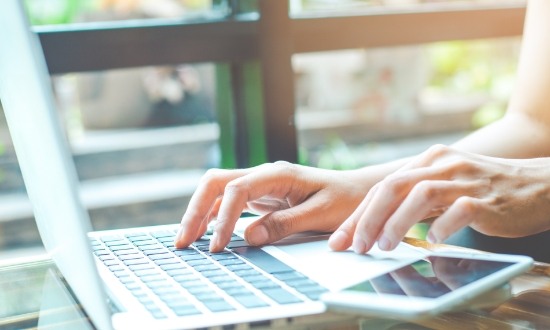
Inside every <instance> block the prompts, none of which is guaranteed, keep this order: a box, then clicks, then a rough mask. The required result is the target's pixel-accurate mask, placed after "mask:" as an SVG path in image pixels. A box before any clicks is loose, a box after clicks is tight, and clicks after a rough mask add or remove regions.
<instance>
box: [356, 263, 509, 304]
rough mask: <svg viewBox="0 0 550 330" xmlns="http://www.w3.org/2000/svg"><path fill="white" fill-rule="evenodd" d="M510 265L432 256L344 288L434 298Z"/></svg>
mask: <svg viewBox="0 0 550 330" xmlns="http://www.w3.org/2000/svg"><path fill="white" fill-rule="evenodd" d="M510 265H513V263H511V262H502V261H493V260H479V259H464V258H455V257H441V256H432V257H429V258H427V259H425V260H419V261H416V262H414V263H412V264H410V265H406V266H404V267H401V268H399V269H396V270H394V271H392V272H390V273H386V274H383V275H380V276H378V277H375V278H372V279H370V280H368V281H365V282H362V283H359V284H357V285H354V286H352V287H349V288H347V289H345V291H359V292H369V293H378V294H393V295H399V296H410V297H424V298H437V297H440V296H442V295H444V294H446V293H448V292H451V291H453V290H456V289H458V288H460V287H463V286H465V285H467V284H469V283H472V282H474V281H476V280H478V279H481V278H483V277H486V276H488V275H490V274H492V273H495V272H497V271H499V270H501V269H503V268H506V267H508V266H510Z"/></svg>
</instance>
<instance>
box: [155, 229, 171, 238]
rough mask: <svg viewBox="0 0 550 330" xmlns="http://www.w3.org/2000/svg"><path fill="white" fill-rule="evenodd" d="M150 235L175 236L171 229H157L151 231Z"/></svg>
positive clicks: (157, 236) (159, 236)
mask: <svg viewBox="0 0 550 330" xmlns="http://www.w3.org/2000/svg"><path fill="white" fill-rule="evenodd" d="M151 236H153V237H154V238H156V239H158V238H162V237H176V233H175V232H174V231H172V230H159V231H154V232H151Z"/></svg>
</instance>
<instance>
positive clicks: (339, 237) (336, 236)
mask: <svg viewBox="0 0 550 330" xmlns="http://www.w3.org/2000/svg"><path fill="white" fill-rule="evenodd" d="M347 240H348V234H347V233H346V232H345V231H343V230H337V231H335V232H334V233H333V234H332V235H330V237H329V239H328V243H329V244H330V245H338V246H340V245H342V244H343V243H345V242H346V241H347Z"/></svg>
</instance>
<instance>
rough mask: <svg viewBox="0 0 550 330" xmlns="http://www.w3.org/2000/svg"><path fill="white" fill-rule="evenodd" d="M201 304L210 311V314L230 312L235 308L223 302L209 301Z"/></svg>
mask: <svg viewBox="0 0 550 330" xmlns="http://www.w3.org/2000/svg"><path fill="white" fill-rule="evenodd" d="M203 304H204V305H205V306H206V308H208V309H209V310H211V311H212V312H214V313H216V312H226V311H232V310H235V307H233V306H231V305H230V304H229V303H228V302H227V301H225V300H211V301H205V302H203Z"/></svg>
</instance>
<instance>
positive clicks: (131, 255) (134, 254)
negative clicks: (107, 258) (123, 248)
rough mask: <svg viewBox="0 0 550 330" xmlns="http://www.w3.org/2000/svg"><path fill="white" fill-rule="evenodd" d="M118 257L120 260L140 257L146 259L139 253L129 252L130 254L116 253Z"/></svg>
mask: <svg viewBox="0 0 550 330" xmlns="http://www.w3.org/2000/svg"><path fill="white" fill-rule="evenodd" d="M118 258H119V259H120V260H122V261H125V260H132V259H142V260H147V259H145V258H144V257H143V256H142V255H141V254H139V253H130V254H121V255H118Z"/></svg>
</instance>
